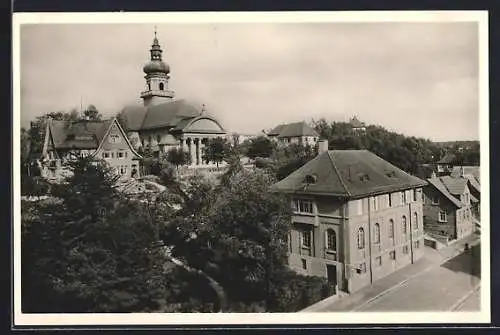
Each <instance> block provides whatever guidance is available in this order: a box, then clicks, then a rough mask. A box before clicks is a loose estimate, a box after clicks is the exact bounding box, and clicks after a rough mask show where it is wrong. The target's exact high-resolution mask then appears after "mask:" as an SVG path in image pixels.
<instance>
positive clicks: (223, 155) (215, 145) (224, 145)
mask: <svg viewBox="0 0 500 335" xmlns="http://www.w3.org/2000/svg"><path fill="white" fill-rule="evenodd" d="M203 151H204V153H203V159H205V160H206V161H209V162H215V164H216V165H217V167H219V164H220V163H222V162H223V161H224V160H226V159H227V157H228V156H229V152H230V151H231V147H230V145H229V143H228V142H227V140H226V139H225V138H222V137H215V138H212V139H209V140H208V141H207V143H206V146H205V147H204V148H203Z"/></svg>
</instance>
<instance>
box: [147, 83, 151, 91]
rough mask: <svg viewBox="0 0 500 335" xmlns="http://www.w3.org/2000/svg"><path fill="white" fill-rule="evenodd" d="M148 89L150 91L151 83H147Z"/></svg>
mask: <svg viewBox="0 0 500 335" xmlns="http://www.w3.org/2000/svg"><path fill="white" fill-rule="evenodd" d="M148 90H150V91H151V84H150V83H148Z"/></svg>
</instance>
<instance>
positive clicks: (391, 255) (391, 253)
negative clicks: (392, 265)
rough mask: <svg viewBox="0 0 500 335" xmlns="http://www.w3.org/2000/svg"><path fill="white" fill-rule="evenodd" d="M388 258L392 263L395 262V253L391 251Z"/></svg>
mask: <svg viewBox="0 0 500 335" xmlns="http://www.w3.org/2000/svg"><path fill="white" fill-rule="evenodd" d="M389 258H390V259H391V260H392V261H394V260H396V251H394V250H393V251H390V252H389Z"/></svg>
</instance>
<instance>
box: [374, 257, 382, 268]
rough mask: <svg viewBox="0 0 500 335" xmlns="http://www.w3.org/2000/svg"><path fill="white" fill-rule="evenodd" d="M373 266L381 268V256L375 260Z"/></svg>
mask: <svg viewBox="0 0 500 335" xmlns="http://www.w3.org/2000/svg"><path fill="white" fill-rule="evenodd" d="M375 266H382V256H378V257H377V258H375Z"/></svg>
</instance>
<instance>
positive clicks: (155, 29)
mask: <svg viewBox="0 0 500 335" xmlns="http://www.w3.org/2000/svg"><path fill="white" fill-rule="evenodd" d="M155 38H156V24H155Z"/></svg>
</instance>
